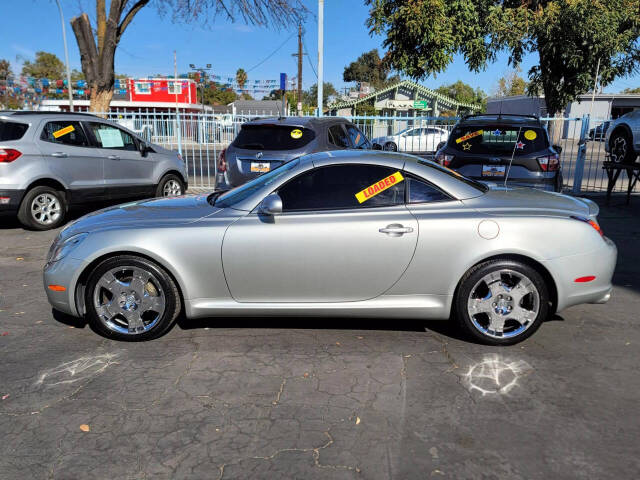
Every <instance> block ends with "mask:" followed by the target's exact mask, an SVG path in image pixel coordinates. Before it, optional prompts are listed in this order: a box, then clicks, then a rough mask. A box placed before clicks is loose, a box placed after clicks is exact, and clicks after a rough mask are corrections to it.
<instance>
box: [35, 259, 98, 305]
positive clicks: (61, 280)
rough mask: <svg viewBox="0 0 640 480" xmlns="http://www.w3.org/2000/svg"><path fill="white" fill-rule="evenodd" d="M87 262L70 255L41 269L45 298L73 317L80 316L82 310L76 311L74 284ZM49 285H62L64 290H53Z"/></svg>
mask: <svg viewBox="0 0 640 480" xmlns="http://www.w3.org/2000/svg"><path fill="white" fill-rule="evenodd" d="M87 265H88V263H87V262H86V261H84V260H78V259H76V258H72V257H70V256H66V257H64V258H63V259H61V260H59V261H57V262H54V263H47V264H46V265H45V266H44V271H43V283H44V290H45V292H46V293H47V299H48V300H49V303H50V304H51V306H52V307H53V308H55V309H56V310H59V311H61V312H64V313H66V314H68V315H72V316H74V317H81V316H82V312H78V309H77V302H76V298H75V297H76V285H77V284H78V279H79V278H80V274H81V273H82V271H83V270H84V269H85V268H86V267H87ZM50 285H57V286H60V287H64V288H65V290H64V291H55V290H51V289H50V288H49V286H50Z"/></svg>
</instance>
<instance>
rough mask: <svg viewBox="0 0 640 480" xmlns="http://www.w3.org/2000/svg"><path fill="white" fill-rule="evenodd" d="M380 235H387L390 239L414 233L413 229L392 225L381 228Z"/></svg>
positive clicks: (397, 224)
mask: <svg viewBox="0 0 640 480" xmlns="http://www.w3.org/2000/svg"><path fill="white" fill-rule="evenodd" d="M378 231H379V232H380V233H386V234H387V235H389V236H390V237H399V236H401V235H404V234H405V233H411V232H413V228H411V227H405V226H403V225H401V224H399V223H392V224H391V225H387V226H386V227H385V228H381V229H380V230H378Z"/></svg>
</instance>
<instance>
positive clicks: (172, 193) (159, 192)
mask: <svg viewBox="0 0 640 480" xmlns="http://www.w3.org/2000/svg"><path fill="white" fill-rule="evenodd" d="M183 194H184V182H183V181H182V179H181V178H180V177H178V176H177V175H173V174H171V173H170V174H169V175H165V176H164V177H162V180H160V183H158V188H157V189H156V197H177V196H179V195H183Z"/></svg>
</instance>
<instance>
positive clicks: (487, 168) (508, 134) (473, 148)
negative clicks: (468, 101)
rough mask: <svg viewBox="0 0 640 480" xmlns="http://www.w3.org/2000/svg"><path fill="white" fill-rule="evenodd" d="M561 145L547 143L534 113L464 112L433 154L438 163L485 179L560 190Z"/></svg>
mask: <svg viewBox="0 0 640 480" xmlns="http://www.w3.org/2000/svg"><path fill="white" fill-rule="evenodd" d="M560 152H561V148H560V147H558V146H551V144H550V143H549V135H548V134H547V130H546V128H545V127H544V125H543V124H542V122H540V120H539V119H538V117H535V116H526V115H503V114H500V115H491V114H482V115H469V116H466V117H464V118H463V119H462V120H460V121H459V122H458V123H457V124H456V125H455V126H454V127H453V130H452V131H451V135H449V139H448V140H447V142H446V143H445V145H444V146H442V147H441V148H440V149H439V150H438V152H437V153H436V161H437V162H438V163H440V164H441V165H444V166H446V167H449V168H451V169H453V170H456V171H458V172H460V173H461V174H463V175H465V176H466V177H470V178H473V179H476V180H480V181H483V182H485V183H503V182H504V181H505V179H507V182H508V185H510V186H525V187H536V188H541V189H544V190H552V191H556V192H559V191H560V190H562V172H561V170H560V157H559V154H560Z"/></svg>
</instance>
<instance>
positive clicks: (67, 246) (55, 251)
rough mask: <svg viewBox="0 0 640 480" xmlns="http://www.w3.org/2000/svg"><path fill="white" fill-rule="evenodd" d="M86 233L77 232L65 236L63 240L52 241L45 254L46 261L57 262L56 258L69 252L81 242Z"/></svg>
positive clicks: (61, 257)
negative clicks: (67, 236)
mask: <svg viewBox="0 0 640 480" xmlns="http://www.w3.org/2000/svg"><path fill="white" fill-rule="evenodd" d="M87 235H89V234H88V233H78V234H77V235H73V236H72V237H69V238H67V239H66V240H65V241H63V242H54V244H53V245H51V248H50V249H49V254H48V255H47V263H53V262H57V261H58V260H61V259H63V258H64V257H66V256H67V255H69V253H70V252H71V251H72V250H73V249H74V248H76V247H77V246H78V245H79V244H80V242H82V241H83V240H84V239H85V238H86V237H87Z"/></svg>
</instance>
